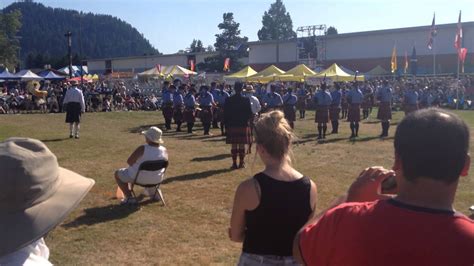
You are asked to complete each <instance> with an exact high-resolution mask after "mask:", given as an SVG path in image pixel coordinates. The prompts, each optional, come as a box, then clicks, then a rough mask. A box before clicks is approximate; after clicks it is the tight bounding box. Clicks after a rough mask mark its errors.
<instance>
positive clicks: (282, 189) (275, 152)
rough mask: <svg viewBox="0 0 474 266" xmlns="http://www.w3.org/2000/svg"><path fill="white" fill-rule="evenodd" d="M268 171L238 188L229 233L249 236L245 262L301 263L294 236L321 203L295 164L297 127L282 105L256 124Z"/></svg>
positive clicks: (233, 237) (238, 239)
mask: <svg viewBox="0 0 474 266" xmlns="http://www.w3.org/2000/svg"><path fill="white" fill-rule="evenodd" d="M255 140H256V143H257V154H258V155H259V157H260V158H261V159H262V161H263V163H264V164H265V169H264V170H263V172H260V173H258V174H256V175H255V176H254V177H253V178H250V179H248V180H246V181H244V182H242V183H241V184H240V185H239V187H238V188H237V191H236V193H235V199H234V206H233V209H232V217H231V227H230V228H229V237H230V238H231V240H232V241H236V242H243V248H242V255H241V256H240V260H239V265H262V264H264V265H271V264H278V265H297V263H296V261H295V260H294V259H293V257H292V244H293V239H294V237H295V235H296V233H297V232H298V230H299V229H300V228H301V227H302V226H303V225H304V224H305V223H306V222H307V220H308V219H309V217H310V215H311V213H312V212H313V210H314V209H315V206H316V185H315V184H314V183H313V182H312V181H311V180H310V179H309V178H308V177H305V176H303V175H302V174H301V173H299V172H298V171H296V170H295V169H294V168H293V167H292V166H291V164H290V158H289V153H290V152H291V143H292V140H293V133H292V131H291V128H290V126H289V124H288V122H287V121H286V120H285V119H284V115H283V113H282V112H281V111H273V112H270V113H267V114H264V115H263V116H262V117H261V118H260V119H259V120H258V121H257V123H256V124H255Z"/></svg>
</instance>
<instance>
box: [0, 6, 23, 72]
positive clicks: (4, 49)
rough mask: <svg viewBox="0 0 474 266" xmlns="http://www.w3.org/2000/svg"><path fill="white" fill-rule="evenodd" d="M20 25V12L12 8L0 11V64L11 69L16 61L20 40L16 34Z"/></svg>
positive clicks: (17, 60)
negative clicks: (8, 10) (3, 11)
mask: <svg viewBox="0 0 474 266" xmlns="http://www.w3.org/2000/svg"><path fill="white" fill-rule="evenodd" d="M20 27H21V13H20V11H18V10H14V11H11V12H8V13H3V14H2V13H0V64H3V65H4V66H5V67H8V68H10V70H12V69H13V68H14V67H15V66H16V65H17V64H18V63H19V58H18V57H17V55H18V49H19V47H20V41H19V39H18V37H17V36H16V34H17V33H18V31H19V30H20Z"/></svg>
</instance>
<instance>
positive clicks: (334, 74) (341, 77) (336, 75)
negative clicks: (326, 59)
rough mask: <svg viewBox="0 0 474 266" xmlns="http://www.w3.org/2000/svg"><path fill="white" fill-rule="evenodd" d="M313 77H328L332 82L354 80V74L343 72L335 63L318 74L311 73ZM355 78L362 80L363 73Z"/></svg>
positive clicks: (363, 78)
mask: <svg viewBox="0 0 474 266" xmlns="http://www.w3.org/2000/svg"><path fill="white" fill-rule="evenodd" d="M313 77H316V78H324V77H326V78H330V79H331V80H332V81H334V82H340V81H353V80H354V75H351V74H349V73H347V72H345V71H344V70H342V69H341V68H340V67H339V66H338V65H337V64H336V63H334V64H332V65H331V66H330V67H328V68H327V69H325V70H323V71H321V72H319V73H318V74H316V75H313ZM357 80H358V81H364V80H365V77H364V76H363V75H357Z"/></svg>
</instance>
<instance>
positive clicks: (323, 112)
mask: <svg viewBox="0 0 474 266" xmlns="http://www.w3.org/2000/svg"><path fill="white" fill-rule="evenodd" d="M314 121H315V122H316V123H328V122H329V108H328V107H318V108H316V117H315V119H314Z"/></svg>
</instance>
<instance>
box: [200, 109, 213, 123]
mask: <svg viewBox="0 0 474 266" xmlns="http://www.w3.org/2000/svg"><path fill="white" fill-rule="evenodd" d="M199 118H200V119H201V122H202V123H211V122H212V109H211V107H203V108H202V110H201V111H200V112H199Z"/></svg>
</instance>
